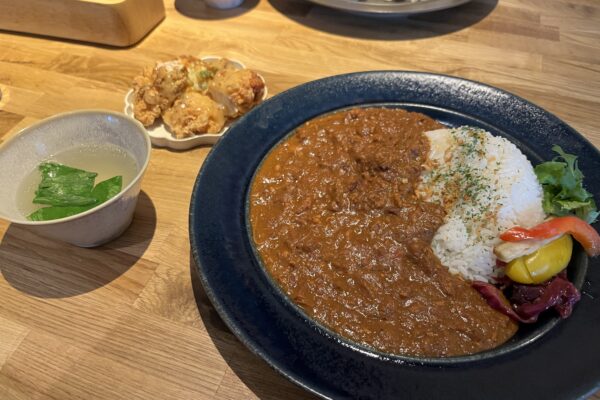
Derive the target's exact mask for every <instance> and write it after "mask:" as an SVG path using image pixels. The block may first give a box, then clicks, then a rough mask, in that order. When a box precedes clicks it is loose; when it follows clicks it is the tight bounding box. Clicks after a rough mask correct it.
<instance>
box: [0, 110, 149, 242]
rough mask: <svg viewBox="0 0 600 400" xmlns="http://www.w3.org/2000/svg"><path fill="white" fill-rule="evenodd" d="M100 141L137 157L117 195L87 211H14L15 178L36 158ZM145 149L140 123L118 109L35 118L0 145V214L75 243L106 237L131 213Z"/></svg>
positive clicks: (119, 228)
mask: <svg viewBox="0 0 600 400" xmlns="http://www.w3.org/2000/svg"><path fill="white" fill-rule="evenodd" d="M102 143H110V144H113V145H116V146H118V147H121V148H122V149H124V150H126V151H127V152H128V153H129V154H131V156H133V158H134V159H135V161H136V163H137V171H136V174H135V177H134V179H133V180H132V181H131V182H130V183H129V184H128V185H127V186H126V187H124V188H123V189H122V190H121V192H120V193H119V194H118V195H116V196H115V197H113V198H111V199H109V200H108V201H106V202H104V203H102V204H100V205H98V206H96V207H94V208H92V209H90V210H88V211H85V212H82V213H80V214H77V215H73V216H70V217H66V218H61V219H56V220H51V221H29V220H28V219H27V218H26V217H25V216H24V215H23V214H22V213H21V212H20V211H19V209H18V207H17V191H18V189H19V187H20V184H21V182H22V181H23V180H24V179H25V177H26V176H27V175H28V174H29V173H31V171H33V170H34V169H35V168H37V166H38V165H39V164H40V163H41V162H42V161H44V160H47V159H48V158H50V157H51V156H53V155H55V154H56V153H58V152H61V151H64V150H66V149H69V148H72V147H77V146H80V145H85V146H88V145H98V144H102ZM150 149H151V144H150V138H149V137H148V134H147V133H146V130H145V129H144V127H143V126H142V124H140V123H139V122H138V121H136V120H134V119H133V118H130V117H128V116H126V115H123V114H120V113H116V112H112V111H103V110H83V111H75V112H69V113H65V114H60V115H56V116H54V117H51V118H48V119H45V120H43V121H40V122H38V123H36V124H34V125H32V126H30V127H27V128H25V129H23V130H22V131H20V132H19V133H17V134H16V135H15V136H14V137H13V138H11V139H10V140H9V141H7V142H6V143H5V144H4V145H2V146H1V147H0V186H1V187H2V191H0V218H4V219H6V220H8V221H10V222H12V223H13V224H18V225H25V226H28V227H29V228H30V229H31V230H33V231H35V232H36V233H38V234H40V235H43V236H46V237H49V238H52V239H58V240H62V241H65V242H68V243H72V244H74V245H77V246H81V247H94V246H99V245H101V244H103V243H106V242H108V241H110V240H112V239H114V238H116V237H117V236H119V235H120V234H122V233H123V232H124V231H125V229H127V227H128V226H129V224H130V223H131V220H132V219H133V212H134V210H135V205H136V203H137V198H138V194H139V192H140V185H141V181H142V177H143V175H144V172H145V171H146V167H147V166H148V161H149V159H150Z"/></svg>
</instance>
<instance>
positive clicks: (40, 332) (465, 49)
mask: <svg viewBox="0 0 600 400" xmlns="http://www.w3.org/2000/svg"><path fill="white" fill-rule="evenodd" d="M51 2H52V3H54V2H59V0H53V1H51ZM14 3H20V2H17V1H14ZM165 4H166V11H167V18H166V19H165V21H164V22H163V23H161V24H160V25H159V26H158V27H157V28H156V29H155V30H154V31H152V32H151V33H150V35H148V36H147V37H146V38H144V40H142V41H141V42H140V43H139V44H137V45H136V46H134V47H131V48H128V49H124V50H121V49H110V48H105V47H98V46H93V45H86V44H82V43H73V42H65V41H60V40H51V39H45V38H40V37H31V36H25V35H14V34H10V33H7V32H4V33H0V49H2V51H0V90H1V91H2V92H3V96H2V100H0V140H2V139H6V138H7V137H9V136H10V135H11V134H13V133H14V132H16V131H18V130H19V129H20V128H22V127H24V126H27V125H29V124H31V123H32V122H34V121H37V120H39V119H41V118H45V117H47V116H50V115H53V114H55V113H58V112H63V111H68V110H74V109H81V108H106V109H111V110H116V111H120V110H122V109H123V97H124V96H125V93H126V92H127V90H128V88H129V84H130V81H131V79H132V78H133V76H134V75H135V74H136V73H138V72H139V71H140V70H141V69H142V68H143V67H144V66H145V65H151V64H153V63H154V62H155V61H156V60H158V59H160V60H165V59H168V58H170V57H175V56H177V55H179V54H196V55H203V54H209V55H213V54H216V55H223V56H229V57H232V58H235V59H238V60H240V61H243V62H244V63H245V64H246V65H247V66H248V67H250V68H254V69H256V70H258V71H259V72H260V73H261V75H263V76H264V77H265V79H266V81H267V84H268V85H269V92H270V93H271V94H273V95H275V94H277V93H278V92H281V91H283V90H286V89H288V88H291V87H293V86H295V85H298V84H301V83H303V82H307V81H310V80H314V79H318V78H322V77H325V76H329V75H334V74H341V73H347V72H354V71H364V70H383V69H397V70H417V71H432V72H439V73H445V74H451V75H456V76H460V77H464V78H469V79H474V80H478V81H481V82H485V83H488V84H491V85H494V86H497V87H500V88H502V89H506V90H508V91H510V92H512V93H515V94H517V95H519V96H522V97H524V98H526V99H528V100H530V101H533V102H534V103H536V104H538V105H540V106H542V107H544V108H545V109H547V110H549V111H550V112H552V113H555V114H556V115H558V116H559V117H560V118H562V119H563V120H565V121H566V122H567V123H569V124H570V125H572V126H573V127H574V128H575V129H577V130H578V131H579V132H581V133H582V134H583V135H585V136H586V137H587V138H588V139H589V140H591V141H592V143H594V144H595V145H596V146H600V115H599V111H598V110H600V2H598V1H597V0H553V1H546V0H500V1H499V2H498V3H496V1H494V0H473V2H472V3H470V4H468V5H466V6H463V7H461V8H459V9H456V10H449V11H447V12H443V13H436V14H432V15H421V16H418V17H413V18H409V19H407V20H404V21H378V20H369V19H364V18H359V17H356V16H350V15H343V14H339V13H337V12H335V11H332V10H328V9H325V8H321V7H318V6H313V5H311V4H309V3H304V2H298V3H296V2H293V1H292V0H246V3H244V4H243V5H242V7H241V8H238V9H233V10H230V11H216V10H211V9H206V8H205V7H204V5H203V4H202V3H201V2H200V1H199V0H177V8H175V3H174V2H173V0H169V1H167V2H166V3H165ZM182 12H185V13H186V15H184V14H182ZM209 150H210V148H209V147H200V148H196V149H193V150H191V151H187V152H176V151H169V150H164V149H157V148H155V149H153V150H152V159H151V161H150V166H149V168H148V171H147V173H146V176H145V178H144V181H143V183H142V195H141V197H140V202H139V205H138V208H137V211H136V215H135V220H134V222H133V225H132V226H131V228H130V229H129V230H128V231H127V232H126V233H125V234H124V236H123V237H121V238H120V239H118V240H116V241H114V242H112V243H110V244H109V245H107V246H104V247H101V248H98V249H79V248H75V247H72V246H68V245H64V244H60V243H55V242H52V241H48V240H46V239H43V238H41V237H37V236H35V235H32V234H31V233H29V232H28V231H27V230H24V229H21V228H17V227H15V226H11V225H9V224H7V223H6V222H3V221H0V239H1V242H0V399H2V400H13V399H19V400H20V399H35V400H75V399H86V400H96V399H111V400H113V399H117V400H118V399H124V400H138V399H143V400H151V399H152V400H153V399H156V400H172V399H173V400H175V399H177V400H183V399H196V400H198V399H255V398H260V399H263V400H264V399H273V400H275V399H286V400H297V399H311V398H314V397H313V396H311V395H310V394H308V393H306V392H304V391H303V390H301V389H299V388H297V387H296V386H294V385H293V384H291V383H289V382H288V381H287V380H286V379H284V378H282V377H281V376H279V375H278V374H277V373H276V372H275V371H273V370H271V369H270V368H269V367H268V366H267V364H266V363H265V362H263V361H262V360H261V359H259V358H258V357H256V356H254V355H253V354H252V353H251V352H250V351H248V350H247V349H246V348H245V347H244V346H243V345H242V344H240V342H238V341H237V340H236V338H235V337H234V336H233V335H232V334H231V333H230V332H229V331H228V330H227V329H226V327H225V326H224V324H223V323H222V322H221V320H220V319H219V318H218V316H217V314H216V313H215V311H214V309H213V308H212V306H211V305H210V303H209V302H208V300H207V299H206V297H205V296H202V295H200V296H199V297H200V303H199V305H197V303H196V301H195V299H194V294H193V290H192V280H191V278H190V268H191V264H192V261H191V260H190V248H189V242H188V226H187V224H188V203H189V199H190V194H191V191H192V185H193V184H194V180H195V178H196V174H197V173H198V169H199V168H200V166H201V165H202V162H203V160H204V159H205V157H206V155H207V154H208V152H209ZM594 284H598V282H595V283H594ZM594 398H595V399H600V396H595V397H594Z"/></svg>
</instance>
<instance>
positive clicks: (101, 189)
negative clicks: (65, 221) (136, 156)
mask: <svg viewBox="0 0 600 400" xmlns="http://www.w3.org/2000/svg"><path fill="white" fill-rule="evenodd" d="M39 170H40V172H41V173H42V181H41V183H40V185H39V187H38V190H37V191H36V196H35V198H34V199H33V202H34V203H37V204H48V205H50V207H44V208H40V209H39V210H37V211H35V212H33V213H31V214H30V215H29V216H28V217H27V218H28V219H29V220H31V221H48V220H52V219H58V218H65V217H69V216H71V215H75V214H79V213H81V212H84V211H87V210H89V209H91V208H93V207H95V206H97V205H99V204H101V203H104V202H105V201H107V200H108V199H110V198H112V197H114V196H116V195H117V194H118V193H119V192H120V191H121V187H122V186H123V178H122V177H121V176H120V175H119V176H114V177H112V178H110V179H107V180H105V181H102V182H100V183H99V184H97V185H96V186H95V187H94V181H95V179H96V176H97V175H98V174H96V173H94V172H88V171H84V170H81V169H77V168H71V167H68V166H66V165H62V164H58V163H53V162H45V163H42V164H40V166H39Z"/></svg>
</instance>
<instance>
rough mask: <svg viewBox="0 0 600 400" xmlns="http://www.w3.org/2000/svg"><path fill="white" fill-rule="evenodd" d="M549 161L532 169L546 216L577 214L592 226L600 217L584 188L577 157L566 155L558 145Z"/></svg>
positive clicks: (591, 198)
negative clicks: (540, 186) (539, 188)
mask: <svg viewBox="0 0 600 400" xmlns="http://www.w3.org/2000/svg"><path fill="white" fill-rule="evenodd" d="M552 150H553V151H554V152H556V153H558V156H557V157H555V158H554V159H553V160H552V161H548V162H545V163H542V164H539V165H537V166H536V167H535V174H536V175H537V178H538V181H539V182H540V184H541V185H542V188H543V190H544V198H543V203H542V205H543V207H544V211H545V212H546V213H547V214H551V215H557V216H565V215H572V214H574V215H576V216H577V217H579V218H581V219H583V220H584V221H586V222H587V223H589V224H591V223H593V222H594V221H596V219H597V218H598V215H599V214H600V213H599V212H598V210H597V208H596V203H595V202H594V198H593V196H592V194H591V193H590V192H588V191H587V190H585V188H584V187H583V173H582V172H581V171H580V170H579V167H578V166H577V156H575V155H573V154H568V153H565V152H564V151H563V149H562V148H561V147H560V146H556V145H555V146H553V147H552Z"/></svg>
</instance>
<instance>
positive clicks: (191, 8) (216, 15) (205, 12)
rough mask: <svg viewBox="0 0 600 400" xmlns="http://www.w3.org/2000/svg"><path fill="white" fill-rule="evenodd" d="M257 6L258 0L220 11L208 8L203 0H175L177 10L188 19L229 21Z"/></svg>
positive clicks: (249, 0) (247, 0) (247, 1)
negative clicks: (228, 19)
mask: <svg viewBox="0 0 600 400" xmlns="http://www.w3.org/2000/svg"><path fill="white" fill-rule="evenodd" d="M257 4H258V0H245V1H244V2H243V3H242V4H241V5H240V6H239V7H235V8H232V9H229V10H219V9H216V8H211V7H209V6H207V5H206V4H205V3H204V2H203V1H202V0H175V9H176V10H177V11H179V13H181V14H183V15H185V16H186V17H190V18H194V19H208V20H210V19H227V18H234V17H237V16H239V15H242V14H245V13H247V12H248V11H250V10H252V9H253V8H254V7H256V5H257ZM225 29H226V28H225Z"/></svg>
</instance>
